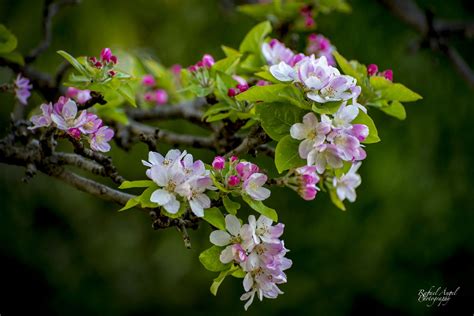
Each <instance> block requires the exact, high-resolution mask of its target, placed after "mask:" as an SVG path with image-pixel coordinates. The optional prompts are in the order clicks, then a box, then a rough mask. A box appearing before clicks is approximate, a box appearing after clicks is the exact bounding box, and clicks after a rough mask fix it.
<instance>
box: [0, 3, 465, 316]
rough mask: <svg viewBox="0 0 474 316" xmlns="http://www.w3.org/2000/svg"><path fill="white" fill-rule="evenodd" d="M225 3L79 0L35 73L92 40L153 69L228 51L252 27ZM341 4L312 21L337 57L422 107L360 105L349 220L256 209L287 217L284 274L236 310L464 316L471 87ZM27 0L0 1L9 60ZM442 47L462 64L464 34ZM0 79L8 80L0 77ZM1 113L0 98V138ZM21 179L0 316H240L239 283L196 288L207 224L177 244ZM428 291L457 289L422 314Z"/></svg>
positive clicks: (134, 174)
mask: <svg viewBox="0 0 474 316" xmlns="http://www.w3.org/2000/svg"><path fill="white" fill-rule="evenodd" d="M228 3H231V1H226V2H225V3H220V2H218V1H210V0H206V1H203V0H186V1H185V0H181V1H178V0H163V1H150V0H134V1H129V0H114V1H106V0H101V1H92V0H89V1H88V0H85V1H83V4H82V5H80V6H78V7H74V8H68V9H66V10H64V11H62V12H61V13H60V14H59V15H58V16H57V18H56V19H55V22H54V34H55V35H54V41H53V43H52V46H51V48H50V49H49V50H48V51H47V53H46V54H44V55H43V56H42V57H41V58H40V59H39V60H38V62H37V65H38V67H40V68H41V69H44V70H47V71H51V70H52V69H54V67H56V66H57V65H58V64H59V63H60V62H61V58H60V57H59V56H58V55H56V54H55V53H54V52H55V51H56V50H58V49H64V50H66V51H68V52H70V53H72V54H73V55H97V54H98V53H99V51H100V49H101V48H102V47H119V48H124V49H131V50H135V49H142V50H143V49H146V50H149V52H153V53H154V54H156V56H159V58H160V59H161V61H162V62H163V63H164V64H166V65H171V64H173V63H181V64H183V65H189V64H191V63H194V62H195V61H196V60H197V59H198V58H200V57H201V56H202V54H204V53H207V52H209V53H212V54H214V55H215V56H217V57H221V56H222V53H221V52H220V49H219V47H220V45H221V44H225V45H228V46H234V47H236V46H237V45H238V43H239V41H240V40H241V39H242V37H243V36H244V35H245V33H246V32H247V31H248V29H249V28H250V27H251V26H252V25H253V24H254V23H255V22H254V21H252V20H251V19H249V18H247V17H244V16H242V15H240V14H238V13H236V12H235V10H232V8H231V7H226V6H228ZM421 3H422V5H424V6H425V7H427V8H431V9H433V10H434V12H435V14H437V15H438V16H441V17H445V18H453V19H458V18H460V19H469V18H470V19H472V18H473V17H474V14H473V6H472V5H470V4H469V3H470V2H469V1H468V0H466V1H442V0H437V1H421ZM351 4H352V7H353V12H352V14H349V15H344V14H332V15H329V16H323V17H321V18H320V19H319V20H318V24H319V27H320V31H321V32H322V33H323V34H325V35H326V36H328V37H329V38H330V39H331V40H332V42H333V43H334V44H335V45H336V46H337V47H338V49H339V51H340V52H341V53H342V54H343V55H345V56H346V57H348V58H355V59H358V60H360V61H361V62H363V63H366V64H368V63H377V64H379V66H380V67H381V68H382V69H384V68H393V70H394V78H395V81H400V82H402V83H404V84H406V85H407V86H408V87H410V88H412V89H413V90H415V91H417V92H418V93H420V94H421V95H423V97H424V99H423V100H422V101H420V102H417V103H415V104H407V113H408V118H407V120H406V121H398V120H396V119H392V118H390V117H387V116H385V115H383V114H382V113H379V112H376V111H375V110H373V111H372V113H373V117H374V119H375V121H376V123H377V126H378V129H379V134H380V136H381V138H382V142H381V143H378V144H375V145H370V146H369V147H368V150H367V152H368V158H367V159H366V161H365V163H364V165H363V167H362V168H361V175H362V178H363V183H362V185H361V187H360V188H359V189H358V191H357V193H358V200H357V202H356V203H354V204H352V205H350V206H349V210H348V211H347V212H342V211H339V210H337V209H336V208H335V207H334V206H332V205H331V204H330V202H329V199H328V197H327V196H326V195H324V194H321V195H319V196H318V197H317V199H316V200H315V201H314V202H311V203H307V202H304V201H303V200H301V199H300V198H299V197H298V196H297V195H296V194H294V193H293V192H289V191H287V190H277V189H275V190H274V191H273V194H272V198H271V199H270V201H269V204H270V205H272V206H275V207H278V210H279V214H280V218H281V220H282V221H283V222H284V223H285V224H286V231H285V235H284V237H285V241H286V245H287V247H288V248H289V249H291V252H290V253H289V254H288V256H289V257H290V258H291V259H292V260H293V261H294V265H293V267H292V268H291V269H290V270H289V271H288V284H286V285H283V286H282V287H281V288H282V289H283V291H284V292H285V294H284V295H282V296H281V297H279V298H278V299H277V300H265V301H264V302H262V303H260V302H256V303H254V305H253V306H252V307H251V308H250V311H249V312H248V313H247V315H352V314H359V313H364V314H368V315H375V314H376V315H400V314H406V315H427V314H438V315H472V313H474V306H473V305H472V302H473V301H474V293H473V292H474V283H473V282H474V265H473V263H474V260H473V258H474V244H473V227H474V212H473V211H474V199H473V194H474V190H473V184H472V181H473V178H474V174H473V167H472V164H473V162H474V150H473V145H474V139H473V138H474V137H473V136H474V133H473V120H474V115H473V114H474V113H473V112H474V111H473V108H474V102H473V91H472V89H469V88H468V86H467V84H466V83H465V82H464V81H463V80H462V79H460V77H459V75H458V74H457V73H456V72H455V70H454V69H453V67H452V66H451V64H450V63H449V61H448V60H447V59H446V58H445V57H444V56H443V55H441V54H439V53H434V52H432V51H429V50H418V51H414V50H412V49H411V48H413V47H415V46H416V43H417V42H418V40H419V37H418V35H417V34H416V33H414V32H413V31H412V30H411V29H409V28H408V27H407V26H406V25H405V24H402V23H401V22H400V21H399V20H397V19H396V18H395V17H393V16H392V15H391V14H390V13H389V12H388V11H386V9H385V8H384V7H382V6H381V5H380V4H379V3H378V2H376V1H370V0H365V1H363V0H357V1H353V2H352V3H351ZM41 7H42V1H29V0H22V1H19V0H16V1H13V0H3V1H0V22H2V23H5V24H6V25H7V27H9V28H10V29H11V30H12V31H13V32H14V33H15V34H16V35H17V36H18V38H19V49H20V51H21V52H28V51H29V50H30V49H31V48H32V47H34V46H35V45H36V43H37V42H38V39H39V37H40V27H39V26H40V21H41ZM453 43H454V44H455V45H456V47H458V48H459V49H460V51H461V52H462V54H463V55H464V56H466V57H467V59H468V61H469V62H470V63H471V64H474V63H473V62H474V61H473V60H472V59H473V56H474V54H473V52H474V50H473V45H472V41H470V42H469V41H466V40H462V39H455V40H454V42H453ZM0 79H1V82H2V83H3V82H6V81H7V80H10V73H9V72H8V71H6V70H4V69H2V70H1V71H0ZM40 101H41V100H40V99H39V97H38V96H34V97H33V99H32V103H35V104H39V103H40ZM12 104H13V103H12V97H11V96H6V95H1V96H0V105H1V106H0V113H1V116H0V117H1V119H0V123H1V126H2V134H3V133H4V130H5V126H6V124H7V123H8V113H9V111H10V110H11V108H12ZM177 123H178V122H175V123H174V125H176V124H177ZM160 149H161V150H166V147H164V146H163V147H160ZM196 153H197V156H199V157H200V158H203V159H210V157H211V155H210V153H206V152H203V151H196ZM112 154H113V155H114V157H116V158H114V159H116V161H117V165H118V167H119V169H120V171H121V172H122V173H123V174H124V175H125V176H126V177H128V178H130V179H140V178H143V177H144V168H143V167H142V166H141V163H140V159H143V158H144V157H146V148H145V147H144V146H143V145H136V147H135V148H134V151H133V153H128V154H126V153H123V152H121V151H119V150H114V151H113V152H112ZM258 162H259V163H261V164H263V165H266V166H267V167H270V166H271V162H270V161H269V160H268V159H267V158H262V159H259V160H258ZM22 175H23V169H21V168H17V167H11V166H6V165H2V166H1V167H0V201H1V210H0V266H1V268H2V269H1V272H0V287H1V290H2V293H3V294H2V295H1V296H0V313H1V314H2V315H17V314H18V315H19V314H23V315H25V312H26V311H27V310H31V311H33V313H34V315H38V314H47V315H181V314H190V315H210V314H219V315H224V314H232V315H233V314H243V304H242V303H241V302H240V301H239V296H240V294H241V293H242V291H243V289H242V285H241V280H238V279H229V280H226V281H225V282H224V283H223V285H222V287H221V289H220V290H219V293H218V297H217V298H216V297H213V296H212V295H211V294H210V292H209V291H208V288H209V285H210V283H211V280H212V278H213V277H214V275H213V274H212V273H210V272H208V271H206V270H204V268H203V267H201V266H200V264H199V261H198V254H199V252H200V251H202V250H203V249H205V248H207V247H208V246H209V242H208V240H207V238H208V234H209V233H210V228H208V227H205V226H206V225H204V226H203V227H202V228H201V229H200V230H199V231H196V232H194V231H193V232H191V238H192V243H193V248H192V250H187V249H185V248H184V247H183V244H182V240H181V237H180V235H179V233H178V232H176V231H175V230H173V229H170V230H166V231H153V230H152V229H151V227H150V220H149V218H148V217H147V216H146V215H144V214H142V213H140V212H138V211H128V212H124V213H120V214H119V213H116V212H115V211H116V209H117V207H116V206H115V205H112V204H109V203H105V202H102V201H100V200H98V199H97V198H95V197H92V196H89V195H87V194H85V193H81V192H78V191H76V190H74V189H71V188H70V187H67V186H66V185H64V184H63V183H61V182H58V181H57V180H54V179H52V178H48V177H46V176H43V175H38V176H37V177H35V178H34V179H33V180H32V181H31V183H30V184H23V183H22V182H21V177H22ZM431 286H436V287H437V286H441V287H447V288H448V289H455V288H456V287H458V286H460V287H461V288H460V291H459V293H458V296H457V297H455V298H454V299H453V300H452V301H451V302H450V303H449V304H448V306H446V307H431V308H429V307H426V306H425V304H423V303H419V302H418V301H417V299H418V295H417V293H418V291H419V290H420V289H428V288H430V287H431ZM33 313H32V314H33Z"/></svg>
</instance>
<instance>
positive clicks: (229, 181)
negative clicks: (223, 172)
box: [227, 176, 240, 187]
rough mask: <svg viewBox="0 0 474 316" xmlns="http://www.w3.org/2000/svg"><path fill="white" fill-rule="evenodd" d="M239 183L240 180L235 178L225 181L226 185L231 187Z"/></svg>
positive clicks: (231, 177)
mask: <svg viewBox="0 0 474 316" xmlns="http://www.w3.org/2000/svg"><path fill="white" fill-rule="evenodd" d="M239 183H240V178H239V177H237V176H230V177H229V179H228V180H227V184H228V185H229V186H231V187H235V186H236V185H238V184H239Z"/></svg>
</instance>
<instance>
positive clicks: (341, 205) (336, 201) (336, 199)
mask: <svg viewBox="0 0 474 316" xmlns="http://www.w3.org/2000/svg"><path fill="white" fill-rule="evenodd" d="M329 197H330V198H331V201H332V203H333V204H334V205H335V206H337V208H339V209H340V210H342V211H345V210H346V207H345V206H344V203H342V201H341V200H339V197H338V196H337V194H336V190H335V189H329Z"/></svg>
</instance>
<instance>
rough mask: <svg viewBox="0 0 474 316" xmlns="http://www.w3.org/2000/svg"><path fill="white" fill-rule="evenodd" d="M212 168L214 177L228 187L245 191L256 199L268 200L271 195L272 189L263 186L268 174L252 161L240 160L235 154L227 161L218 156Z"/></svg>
mask: <svg viewBox="0 0 474 316" xmlns="http://www.w3.org/2000/svg"><path fill="white" fill-rule="evenodd" d="M212 168H213V175H214V177H215V178H216V179H217V180H218V181H221V182H222V183H224V186H226V188H227V189H230V190H236V191H240V192H242V191H243V193H246V194H247V195H249V196H250V197H251V198H252V199H254V200H256V201H263V200H266V199H267V198H268V197H269V196H270V190H268V189H267V188H265V187H263V185H264V184H265V183H266V182H267V176H266V175H265V174H263V173H260V168H259V167H258V166H257V165H255V164H253V163H251V162H248V161H239V159H238V158H237V157H235V156H232V157H231V158H230V159H229V160H228V161H226V159H225V158H224V157H221V156H217V157H215V158H214V161H213V162H212Z"/></svg>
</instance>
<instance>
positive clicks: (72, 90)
mask: <svg viewBox="0 0 474 316" xmlns="http://www.w3.org/2000/svg"><path fill="white" fill-rule="evenodd" d="M78 93H79V89H76V88H74V87H69V88H67V91H66V97H68V98H74V97H75V96H77V94H78Z"/></svg>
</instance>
